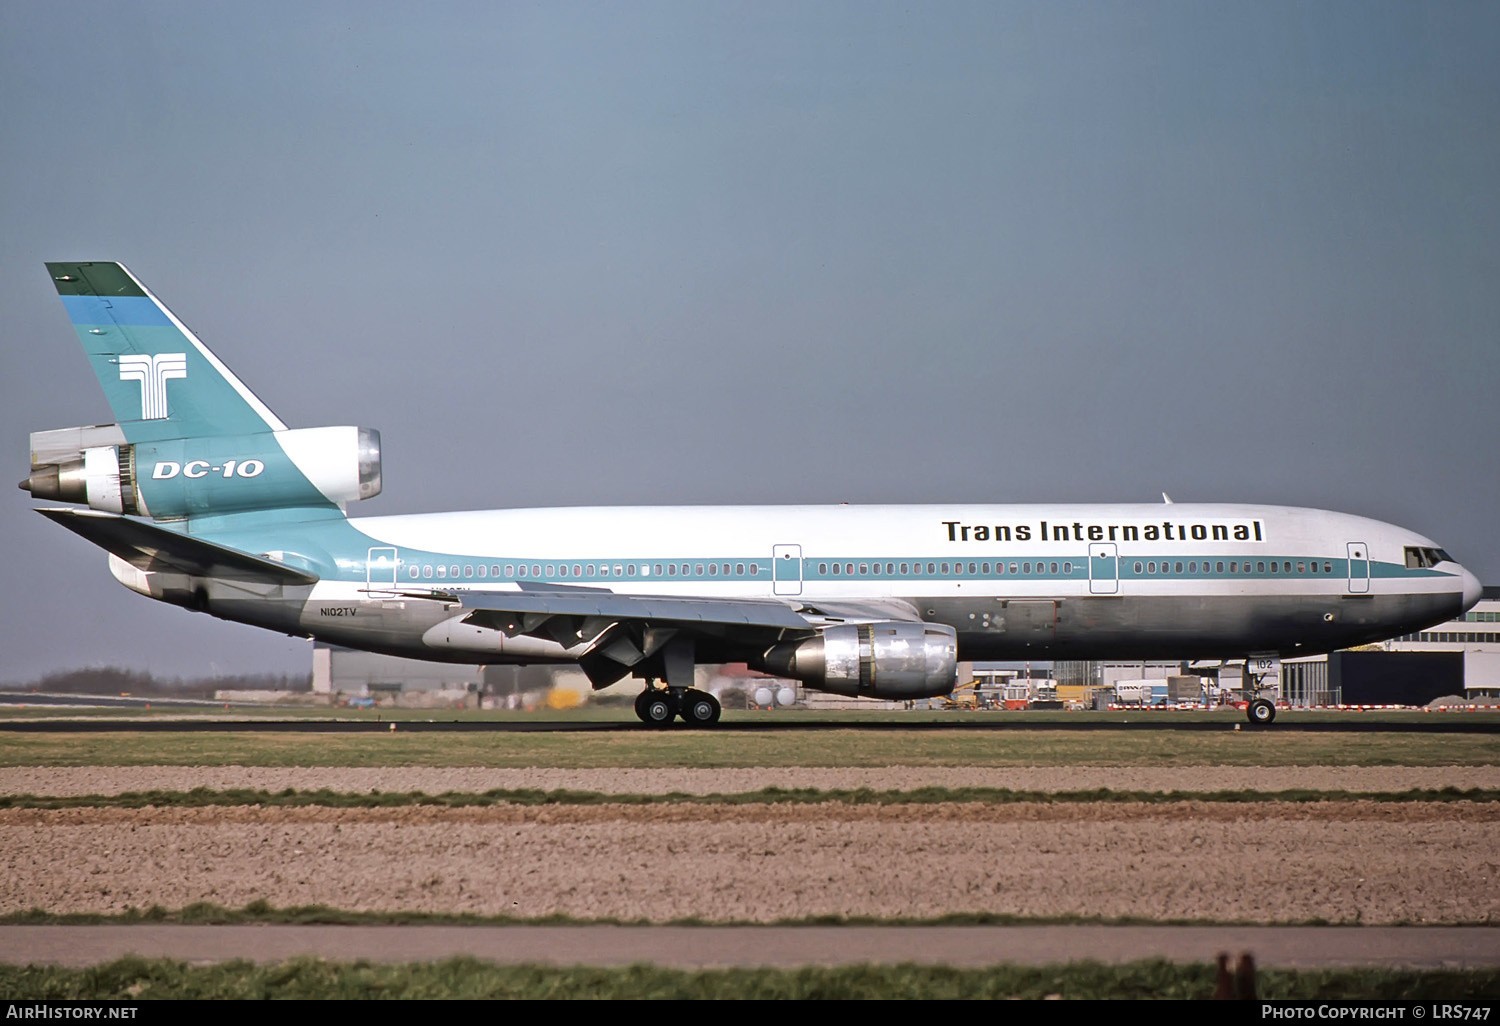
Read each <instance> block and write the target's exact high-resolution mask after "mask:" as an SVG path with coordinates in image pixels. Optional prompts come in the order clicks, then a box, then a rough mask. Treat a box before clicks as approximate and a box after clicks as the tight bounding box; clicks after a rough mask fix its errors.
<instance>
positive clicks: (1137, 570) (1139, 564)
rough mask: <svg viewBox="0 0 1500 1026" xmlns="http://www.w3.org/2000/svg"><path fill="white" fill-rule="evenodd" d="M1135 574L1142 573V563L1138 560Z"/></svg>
mask: <svg viewBox="0 0 1500 1026" xmlns="http://www.w3.org/2000/svg"><path fill="white" fill-rule="evenodd" d="M1135 572H1136V573H1140V572H1141V561H1140V560H1136V561H1135Z"/></svg>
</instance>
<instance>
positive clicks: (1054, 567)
mask: <svg viewBox="0 0 1500 1026" xmlns="http://www.w3.org/2000/svg"><path fill="white" fill-rule="evenodd" d="M1047 572H1048V573H1051V574H1055V573H1057V564H1056V563H1051V564H1049V565H1048V569H1047Z"/></svg>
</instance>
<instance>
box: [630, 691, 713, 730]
mask: <svg viewBox="0 0 1500 1026" xmlns="http://www.w3.org/2000/svg"><path fill="white" fill-rule="evenodd" d="M722 711H723V708H722V707H721V706H720V705H719V700H718V699H717V698H715V697H714V696H713V695H710V694H709V693H708V692H707V691H699V690H698V689H697V688H672V687H667V688H659V687H657V686H656V685H655V684H654V683H652V682H650V681H648V682H647V683H646V690H645V691H642V692H641V693H640V694H639V695H637V696H636V699H635V714H636V715H637V716H639V717H640V718H641V722H642V723H644V724H646V726H648V727H658V728H661V727H670V726H671V725H672V721H673V720H674V719H676V718H677V717H679V716H680V717H682V722H683V723H686V724H687V725H688V726H689V727H711V726H713V725H714V724H715V723H718V722H719V714H720V713H721V712H722Z"/></svg>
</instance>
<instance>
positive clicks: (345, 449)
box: [21, 424, 381, 519]
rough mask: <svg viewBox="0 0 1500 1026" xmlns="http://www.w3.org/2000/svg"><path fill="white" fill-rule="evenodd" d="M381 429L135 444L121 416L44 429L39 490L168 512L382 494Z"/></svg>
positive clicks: (34, 462)
mask: <svg viewBox="0 0 1500 1026" xmlns="http://www.w3.org/2000/svg"><path fill="white" fill-rule="evenodd" d="M380 477H381V471H380V433H379V432H378V431H373V430H371V429H369V428H356V427H327V428H304V429H300V430H291V431H266V432H261V433H258V434H253V435H213V436H206V437H198V438H169V439H164V440H160V441H143V442H136V443H134V444H131V443H128V442H127V441H126V439H125V433H124V432H123V431H122V430H121V429H120V428H119V426H118V425H115V424H105V425H100V426H97V427H78V428H63V429H61V430H57V431H38V432H34V433H33V434H32V436H31V476H30V477H28V478H27V479H26V480H25V481H22V482H21V488H22V489H24V490H25V491H28V492H30V493H31V494H32V495H33V496H35V497H36V498H38V499H54V500H59V501H62V502H81V503H86V504H88V506H89V507H90V508H91V509H97V510H105V511H107V512H110V513H128V514H138V515H142V516H151V517H156V518H158V519H161V518H167V517H183V516H197V515H203V514H214V513H237V512H244V511H247V510H255V509H282V508H288V507H294V506H327V505H330V504H332V505H336V506H339V507H342V506H343V505H344V503H346V502H353V501H357V500H359V499H368V498H370V497H371V496H373V495H379V494H380V485H381V480H380Z"/></svg>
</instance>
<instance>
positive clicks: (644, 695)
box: [635, 690, 651, 723]
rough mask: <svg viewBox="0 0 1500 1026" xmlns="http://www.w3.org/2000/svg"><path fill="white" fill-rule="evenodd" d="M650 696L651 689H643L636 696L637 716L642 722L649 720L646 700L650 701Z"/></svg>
mask: <svg viewBox="0 0 1500 1026" xmlns="http://www.w3.org/2000/svg"><path fill="white" fill-rule="evenodd" d="M650 698H651V691H650V690H646V691H642V692H641V693H640V694H639V695H636V696H635V715H636V718H637V719H639V720H640V721H641V722H642V723H647V722H649V721H648V720H647V719H646V702H647V701H649V700H650Z"/></svg>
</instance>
